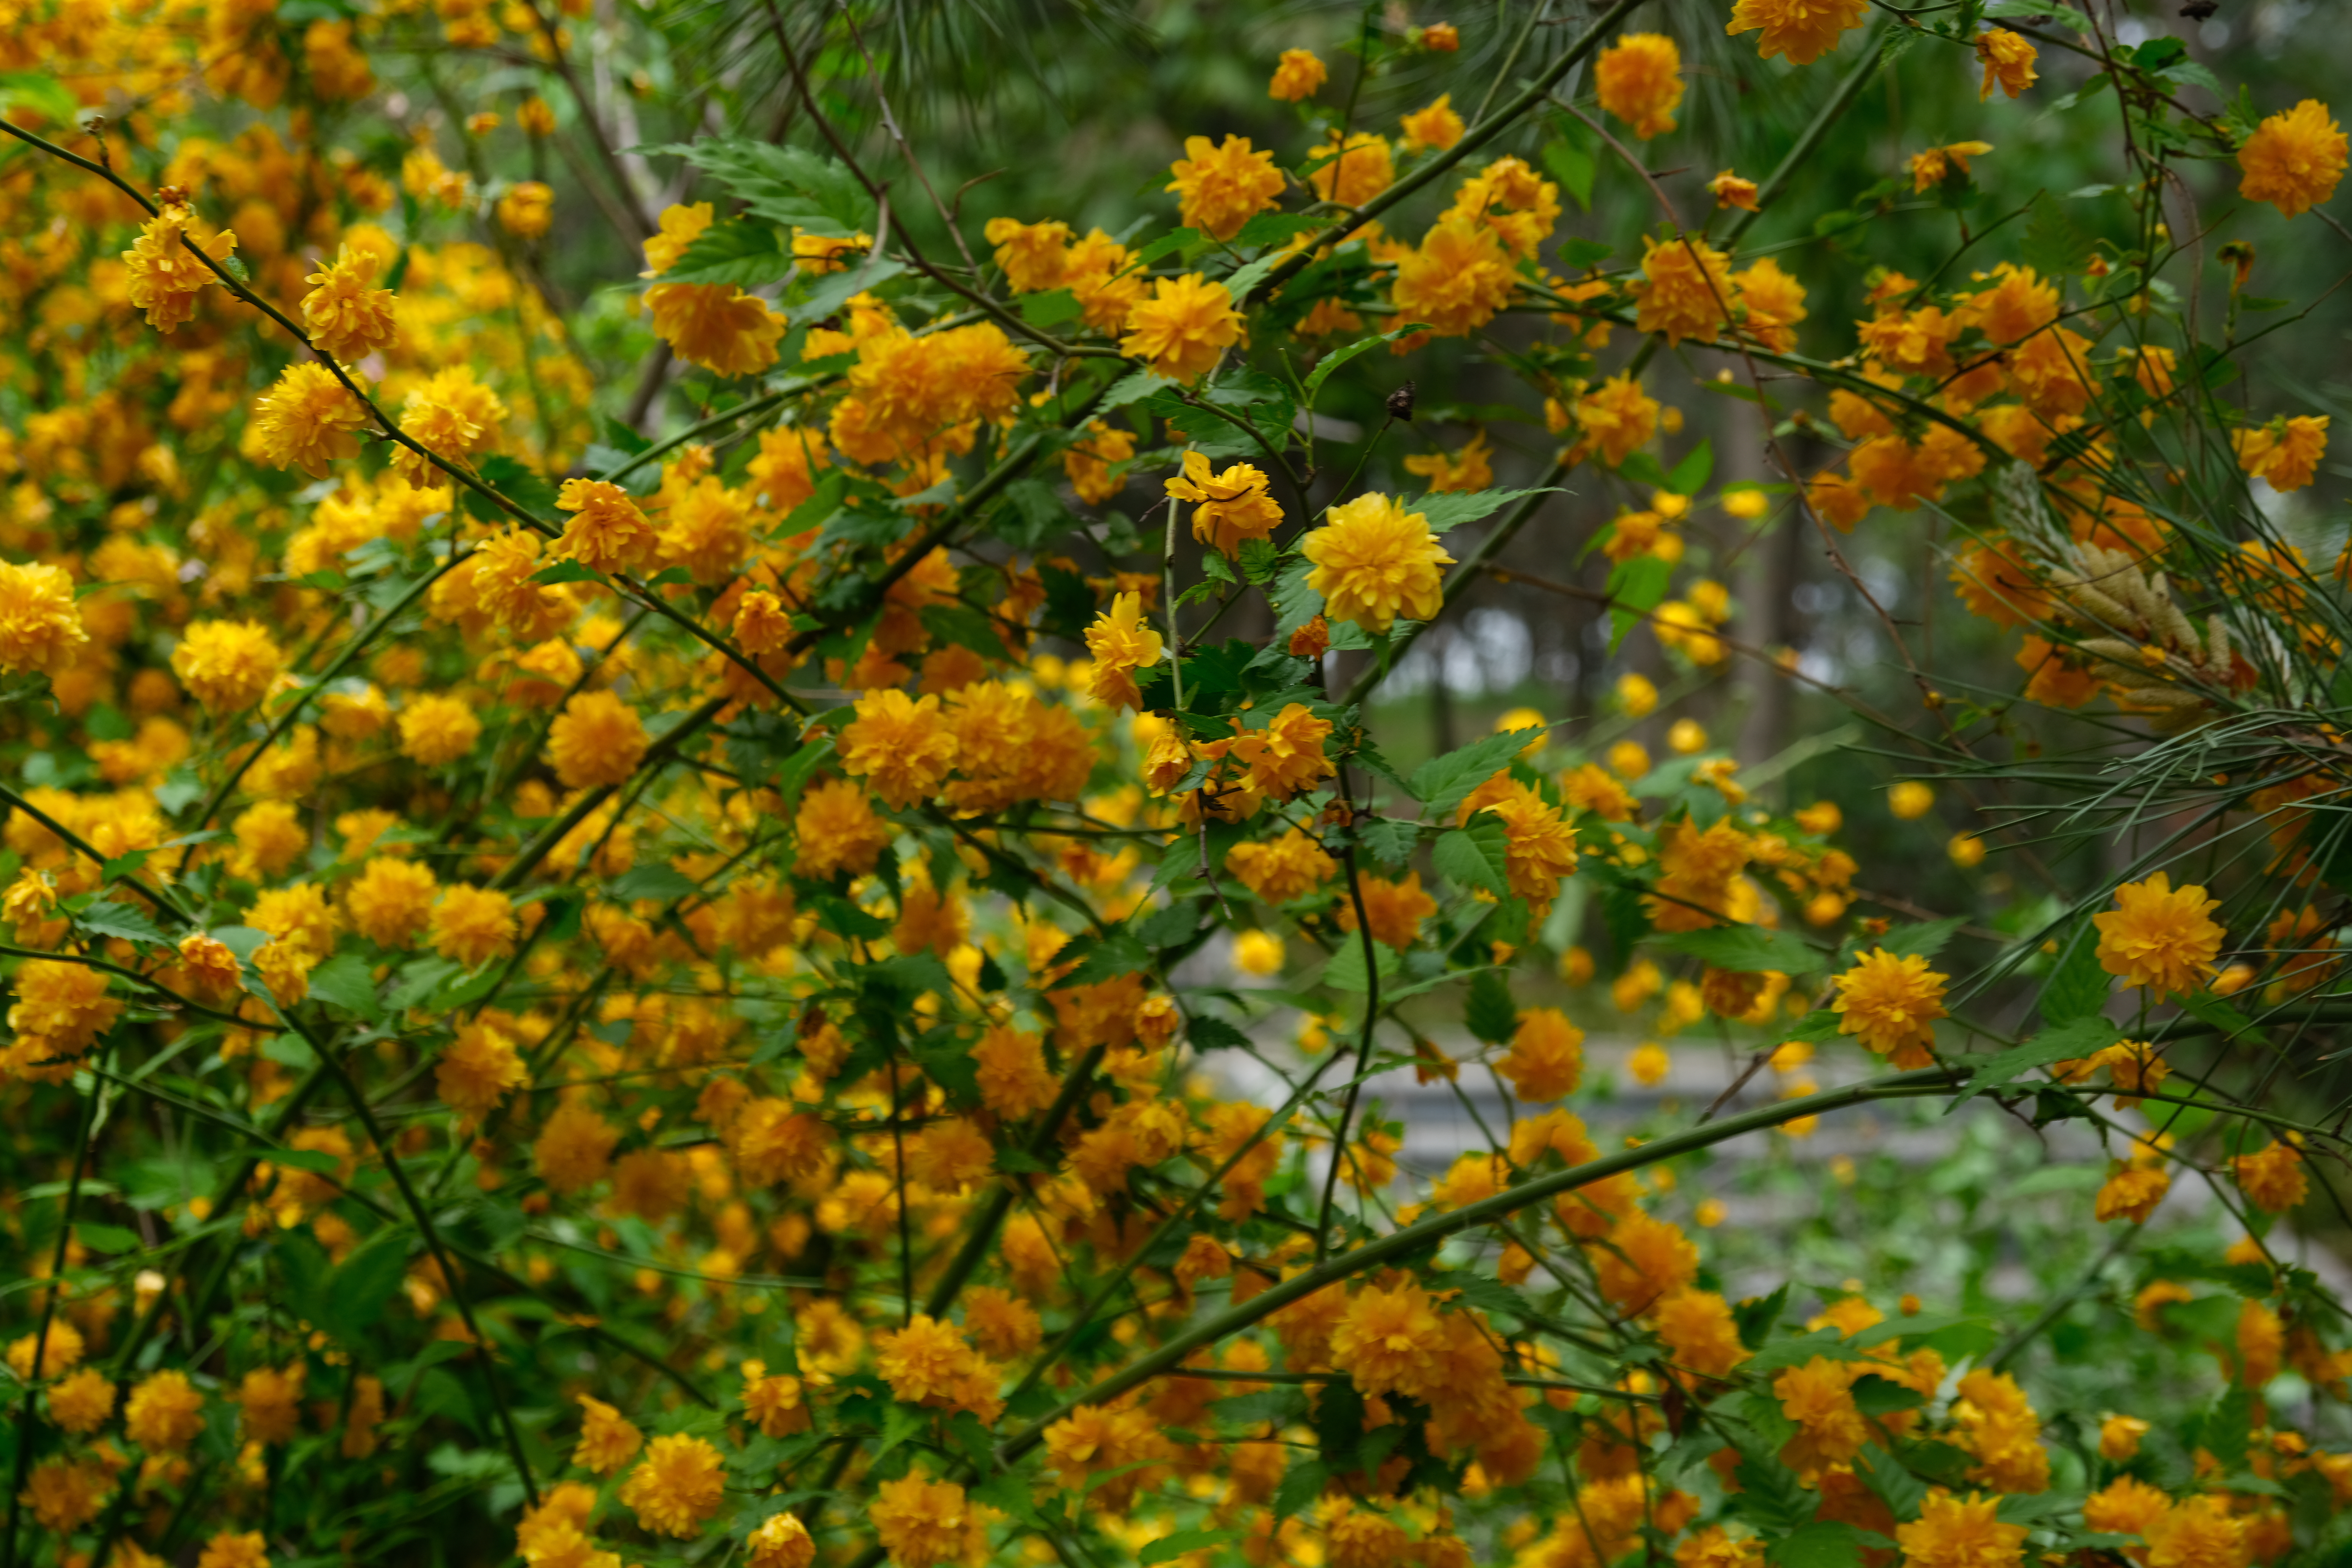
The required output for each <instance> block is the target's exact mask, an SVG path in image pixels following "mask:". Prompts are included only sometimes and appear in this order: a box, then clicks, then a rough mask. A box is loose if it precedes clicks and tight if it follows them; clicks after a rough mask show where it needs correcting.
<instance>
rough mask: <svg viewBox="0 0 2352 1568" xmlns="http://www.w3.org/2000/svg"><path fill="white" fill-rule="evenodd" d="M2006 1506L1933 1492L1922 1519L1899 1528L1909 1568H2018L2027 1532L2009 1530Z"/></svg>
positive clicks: (1977, 1497) (2018, 1527)
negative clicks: (2001, 1514) (2003, 1510)
mask: <svg viewBox="0 0 2352 1568" xmlns="http://www.w3.org/2000/svg"><path fill="white" fill-rule="evenodd" d="M1999 1507H2000V1498H1998V1497H1985V1496H1981V1495H1979V1494H1978V1493H1974V1492H1971V1493H1969V1496H1968V1497H1967V1498H1966V1499H1965V1500H1963V1499H1960V1498H1956V1497H1954V1496H1953V1495H1952V1494H1951V1493H1949V1492H1948V1491H1946V1490H1945V1489H1943V1488H1941V1487H1934V1488H1930V1489H1928V1492H1927V1501H1926V1502H1924V1503H1923V1504H1921V1505H1920V1509H1919V1517H1918V1519H1917V1520H1916V1521H1913V1522H1912V1523H1909V1524H1899V1525H1896V1526H1895V1542H1896V1544H1898V1545H1899V1546H1901V1547H1902V1548H1903V1568H2015V1565H2016V1564H2018V1563H2022V1562H2024V1560H2025V1536H2026V1529H2025V1526H2023V1525H2021V1524H2003V1523H2002V1522H2001V1521H2000V1517H1999V1515H1998V1513H1997V1512H1996V1510H1998V1508H1999Z"/></svg>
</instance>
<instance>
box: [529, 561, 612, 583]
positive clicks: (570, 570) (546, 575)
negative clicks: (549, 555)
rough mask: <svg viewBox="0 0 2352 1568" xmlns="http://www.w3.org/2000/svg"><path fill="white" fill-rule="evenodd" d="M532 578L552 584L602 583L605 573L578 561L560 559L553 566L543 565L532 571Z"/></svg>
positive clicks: (536, 581)
mask: <svg viewBox="0 0 2352 1568" xmlns="http://www.w3.org/2000/svg"><path fill="white" fill-rule="evenodd" d="M530 580H531V581H532V582H534V583H545V584H550V585H553V584H558V583H602V582H603V581H604V574H603V573H601V572H597V571H594V570H593V569H591V568H589V567H586V566H583V565H582V564H580V563H579V562H577V561H559V562H557V563H555V564H554V565H552V566H542V567H541V568H540V569H539V570H538V571H536V572H534V573H532V574H530Z"/></svg>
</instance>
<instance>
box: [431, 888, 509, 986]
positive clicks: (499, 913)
mask: <svg viewBox="0 0 2352 1568" xmlns="http://www.w3.org/2000/svg"><path fill="white" fill-rule="evenodd" d="M425 940H427V941H428V942H431V943H432V944H433V951H434V952H437V953H439V954H440V955H441V956H442V957H444V958H446V959H450V960H453V961H454V962H456V963H462V964H464V965H465V966H466V967H467V968H468V969H477V968H479V967H480V966H481V965H483V964H485V963H488V962H489V961H490V960H491V959H493V958H504V957H506V956H507V955H508V954H509V953H510V952H513V951H514V943H515V913H514V902H513V900H510V899H509V898H508V897H507V896H506V895H505V894H504V893H501V892H499V890H498V889H495V888H477V887H475V886H474V885H473V884H472V883H470V882H452V883H451V884H449V886H448V887H446V888H445V889H442V892H441V898H440V900H439V901H438V902H436V904H435V905H434V906H433V914H432V916H431V918H430V919H429V920H428V921H426V924H425Z"/></svg>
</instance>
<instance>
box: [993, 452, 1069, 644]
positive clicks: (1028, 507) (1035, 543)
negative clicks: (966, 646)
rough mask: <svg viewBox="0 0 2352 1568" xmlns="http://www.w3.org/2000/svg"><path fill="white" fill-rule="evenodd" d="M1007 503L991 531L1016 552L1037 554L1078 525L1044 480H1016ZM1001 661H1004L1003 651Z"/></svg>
mask: <svg viewBox="0 0 2352 1568" xmlns="http://www.w3.org/2000/svg"><path fill="white" fill-rule="evenodd" d="M1004 499H1005V501H1006V502H1007V504H1006V505H1005V506H1003V507H1000V508H999V509H998V510H997V512H996V516H995V519H994V521H992V523H991V524H990V525H989V531H991V532H992V533H994V534H995V535H996V537H997V538H999V539H1001V540H1003V541H1004V542H1005V543H1007V544H1009V545H1011V546H1013V549H1015V550H1019V551H1023V552H1033V553H1034V552H1035V551H1037V550H1039V549H1041V548H1043V547H1044V546H1045V545H1046V544H1048V543H1050V542H1053V541H1055V540H1056V539H1059V538H1060V537H1062V535H1064V534H1066V533H1067V532H1069V531H1071V529H1073V528H1074V527H1076V524H1077V520H1076V518H1073V517H1072V516H1071V515H1070V509H1069V508H1068V507H1066V506H1064V505H1063V504H1062V498H1061V497H1060V496H1058V495H1055V493H1054V487H1053V486H1051V485H1049V484H1047V483H1045V480H1043V479H1015V480H1013V482H1012V483H1011V484H1009V485H1007V486H1005V487H1004ZM997 657H999V658H1002V657H1003V652H1002V650H1001V649H1000V650H999V652H998V655H997Z"/></svg>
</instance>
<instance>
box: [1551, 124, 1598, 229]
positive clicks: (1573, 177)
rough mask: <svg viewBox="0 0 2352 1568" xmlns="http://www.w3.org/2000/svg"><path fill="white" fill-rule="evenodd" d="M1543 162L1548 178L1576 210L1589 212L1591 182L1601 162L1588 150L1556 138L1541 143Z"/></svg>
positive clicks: (1590, 206) (1567, 140) (1564, 139)
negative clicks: (1563, 192)
mask: <svg viewBox="0 0 2352 1568" xmlns="http://www.w3.org/2000/svg"><path fill="white" fill-rule="evenodd" d="M1563 123H1565V122H1563ZM1543 161H1544V167H1545V168H1547V169H1549V170H1550V171H1551V175H1552V178H1553V179H1555V180H1558V181H1559V188H1560V189H1561V190H1563V191H1566V192H1567V193H1568V194H1569V195H1571V196H1574V197H1575V198H1576V205H1578V206H1580V207H1581V208H1583V209H1584V210H1585V211H1586V212H1591V210H1592V179H1593V176H1594V175H1595V174H1599V173H1600V172H1601V161H1600V160H1599V159H1598V158H1596V157H1594V156H1593V154H1592V152H1591V149H1590V148H1588V147H1585V146H1583V145H1581V144H1580V142H1572V141H1570V139H1569V138H1568V137H1567V136H1560V137H1557V138H1555V139H1554V140H1552V141H1550V142H1545V143H1544V150H1543Z"/></svg>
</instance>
